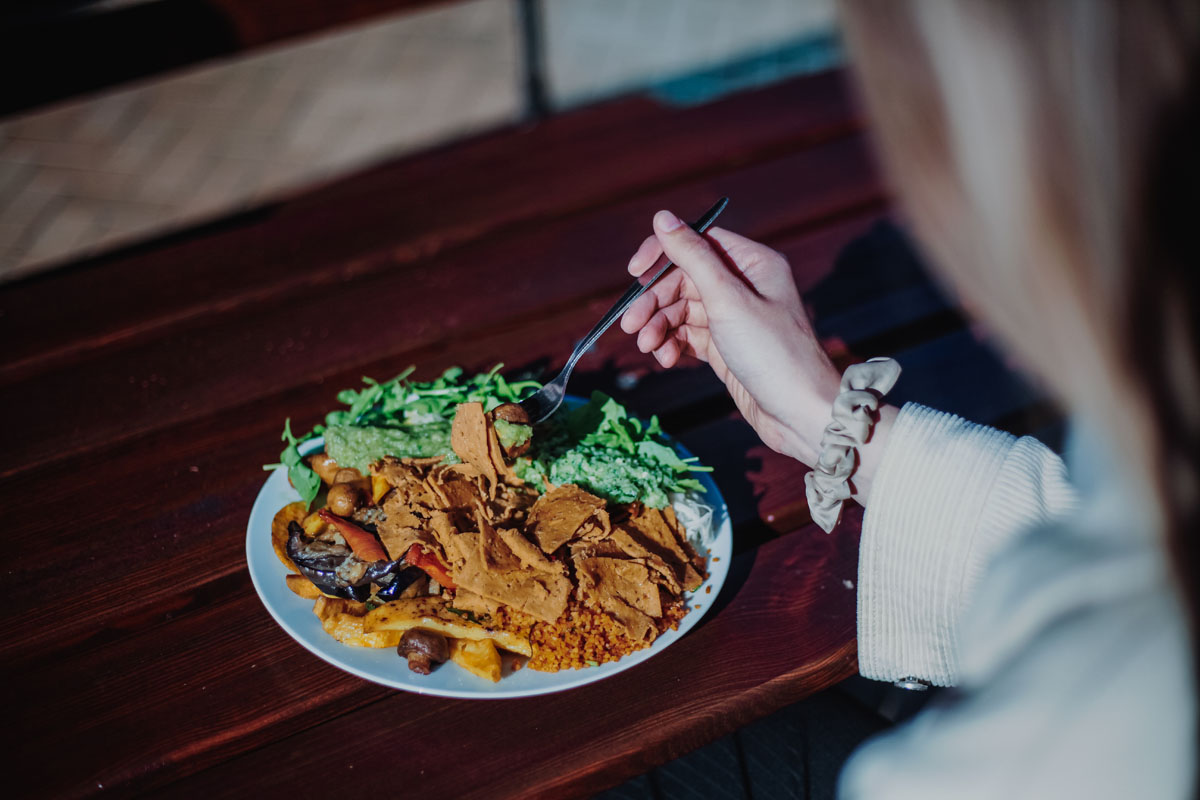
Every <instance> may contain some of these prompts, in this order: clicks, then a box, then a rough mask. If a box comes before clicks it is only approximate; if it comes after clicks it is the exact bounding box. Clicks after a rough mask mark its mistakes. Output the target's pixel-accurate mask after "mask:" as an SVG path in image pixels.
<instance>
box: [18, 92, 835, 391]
mask: <svg viewBox="0 0 1200 800" xmlns="http://www.w3.org/2000/svg"><path fill="white" fill-rule="evenodd" d="M857 126H858V116H857V112H856V111H855V109H854V107H853V105H852V103H851V101H850V99H849V96H848V93H847V91H846V89H845V86H844V81H843V77H842V75H841V74H840V73H838V72H832V73H826V74H822V75H818V76H812V77H807V78H802V79H797V80H794V81H789V82H787V83H785V84H782V85H780V86H776V87H771V88H768V89H763V90H761V91H758V92H750V93H744V94H739V95H736V96H733V97H730V98H728V99H724V100H721V101H718V102H715V103H712V104H709V105H705V106H700V107H696V108H692V109H686V110H677V109H668V108H664V107H661V106H658V105H657V104H655V103H653V102H651V101H649V100H647V99H644V98H635V99H627V100H620V101H616V102H612V103H607V104H603V105H600V106H596V107H591V108H587V109H583V110H580V111H575V112H571V113H569V114H564V115H561V116H558V117H555V118H553V119H551V120H548V121H546V122H543V123H541V124H539V125H536V126H532V127H528V128H521V129H517V130H513V131H504V132H501V133H497V134H492V135H488V136H483V137H480V138H477V139H474V140H471V141H469V142H466V143H464V144H461V145H454V146H450V147H444V148H440V149H437V150H435V151H433V152H429V153H422V154H420V155H417V156H413V157H410V158H405V159H402V160H399V161H397V162H394V163H391V164H387V165H383V166H380V167H376V168H373V169H371V170H368V171H366V172H363V173H360V174H357V175H353V176H350V177H347V178H344V179H342V180H339V181H337V182H335V183H332V184H330V185H328V186H326V187H324V188H320V189H317V190H314V191H310V192H307V193H304V194H302V195H299V196H297V197H296V198H294V199H292V200H288V201H286V202H282V203H278V204H275V205H272V206H270V207H268V208H265V209H262V210H259V211H256V212H252V213H248V214H244V215H241V216H239V217H235V218H233V219H230V220H225V221H222V222H220V223H217V224H215V225H212V226H206V227H203V228H200V229H197V230H195V231H191V232H187V233H184V234H181V235H177V236H172V237H168V238H167V239H165V240H162V241H159V242H151V243H149V244H146V245H140V246H137V247H133V248H130V249H128V250H125V251H121V252H119V253H116V254H113V255H111V256H103V257H99V258H95V259H91V260H89V261H86V262H83V263H81V264H77V265H75V266H73V267H70V268H67V269H62V270H56V271H53V272H50V273H45V274H43V275H39V276H35V277H32V278H30V279H27V280H24V281H21V282H19V283H17V284H15V285H9V286H4V287H0V340H3V341H5V343H6V348H5V354H4V358H3V363H2V364H0V381H3V380H5V376H10V377H19V376H21V375H27V374H29V373H30V371H31V370H32V369H34V368H35V367H36V366H42V365H45V364H58V363H61V362H63V361H64V360H69V359H70V358H72V357H77V356H78V355H79V354H80V353H81V352H87V351H90V350H92V349H95V348H107V347H109V346H110V345H112V344H114V343H116V342H128V341H130V340H138V341H140V340H145V339H149V338H159V337H162V336H165V335H167V333H168V332H169V331H171V330H173V329H174V328H176V327H179V326H186V325H189V324H192V323H194V321H195V320H196V319H197V318H199V317H206V316H209V315H213V314H221V313H225V312H227V311H228V310H229V309H230V308H237V307H242V306H246V305H253V304H260V305H261V304H263V303H275V304H281V303H284V302H285V301H286V298H287V297H289V296H290V295H291V294H293V293H295V292H303V291H305V290H307V289H310V288H311V287H314V286H319V287H327V288H331V289H334V288H336V287H337V286H339V285H340V284H341V283H342V282H343V281H345V280H346V279H348V278H349V277H351V276H355V275H361V274H364V273H370V272H374V271H391V270H394V269H396V268H397V267H398V266H401V265H404V264H409V263H412V262H414V261H418V260H421V259H425V258H428V257H429V256H430V255H433V254H436V253H443V252H446V251H447V250H451V249H453V248H456V247H461V246H463V245H465V244H468V243H470V242H474V241H478V240H480V239H481V238H483V237H486V236H489V235H491V234H493V233H495V232H497V231H501V230H506V229H511V228H512V227H514V226H522V225H541V224H544V223H546V222H547V221H550V220H556V219H561V218H563V217H565V216H570V215H572V214H576V213H578V212H580V211H581V210H584V209H588V208H591V207H593V206H596V205H599V204H603V203H606V202H611V201H613V200H617V199H621V198H627V197H632V196H636V195H638V194H643V193H646V192H651V191H654V190H655V189H661V188H662V187H665V186H669V185H671V184H673V183H677V182H680V181H683V180H686V179H693V180H694V179H696V178H699V177H703V176H711V175H715V174H719V173H721V172H723V171H726V170H729V169H731V168H732V167H736V166H739V165H746V164H752V163H756V162H759V161H762V160H764V159H771V158H775V157H777V156H778V155H780V154H781V153H787V152H798V151H801V150H803V149H806V148H808V147H812V146H814V145H817V144H821V143H825V142H829V141H833V140H835V139H838V138H841V137H843V136H845V135H847V134H849V133H851V132H852V131H853V130H855V129H856V128H857ZM696 131H702V132H703V135H701V136H696V135H692V134H693V133H694V132H696ZM614 167H615V168H614ZM739 202H741V200H740V198H739ZM735 208H736V206H735ZM97 298H102V302H97Z"/></svg>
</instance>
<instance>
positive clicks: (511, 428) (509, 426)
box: [492, 419, 533, 450]
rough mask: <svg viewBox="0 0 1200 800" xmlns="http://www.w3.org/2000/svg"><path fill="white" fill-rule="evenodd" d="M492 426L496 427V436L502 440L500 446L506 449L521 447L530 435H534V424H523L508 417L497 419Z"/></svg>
mask: <svg viewBox="0 0 1200 800" xmlns="http://www.w3.org/2000/svg"><path fill="white" fill-rule="evenodd" d="M492 427H493V428H495V429H496V438H497V439H499V440H500V446H501V447H503V448H504V449H505V450H508V449H510V448H513V447H519V446H521V445H523V444H525V443H526V442H528V441H529V437H530V436H533V426H532V425H522V424H520V423H519V422H509V421H508V420H506V419H498V420H496V421H495V422H494V423H493V424H492Z"/></svg>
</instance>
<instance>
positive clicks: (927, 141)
mask: <svg viewBox="0 0 1200 800" xmlns="http://www.w3.org/2000/svg"><path fill="white" fill-rule="evenodd" d="M843 22H844V26H845V32H846V36H847V39H848V41H849V44H850V49H851V52H852V54H853V59H854V63H855V65H856V67H857V72H858V77H859V80H860V84H861V88H862V91H863V95H864V99H865V100H866V104H867V108H868V111H869V112H870V116H871V119H872V123H873V126H874V127H873V131H874V133H875V134H876V136H877V139H878V144H879V146H880V150H881V152H882V154H883V157H884V162H885V165H886V167H887V169H888V172H889V174H890V177H891V179H892V183H893V185H894V188H895V191H896V193H897V195H898V196H899V199H900V201H901V205H902V206H903V208H904V209H905V211H906V212H907V213H908V215H909V216H910V217H911V219H912V222H913V225H914V227H915V229H916V232H917V234H918V238H919V239H920V240H921V242H922V244H924V245H925V246H926V247H927V248H928V250H929V254H930V255H931V256H932V258H933V260H934V262H935V263H936V264H937V266H938V267H939V270H940V272H941V273H942V274H943V275H944V276H945V277H946V278H947V279H948V280H949V282H950V284H951V286H952V287H953V288H954V289H955V290H957V291H958V292H960V293H961V294H962V296H963V297H964V299H965V300H967V301H969V303H970V305H971V306H972V307H973V308H975V309H977V310H978V311H979V312H980V316H982V317H983V318H984V319H985V321H986V322H987V323H989V324H990V326H991V327H992V328H993V329H994V330H995V331H996V332H997V333H998V334H999V335H1000V336H1001V337H1002V338H1003V339H1004V340H1005V341H1006V343H1007V344H1008V345H1010V346H1011V347H1012V349H1013V350H1014V351H1015V352H1016V353H1017V354H1018V355H1019V356H1020V357H1021V358H1022V359H1023V360H1024V362H1025V363H1026V364H1028V365H1029V366H1030V367H1031V368H1032V369H1033V371H1034V372H1036V373H1037V374H1038V375H1039V376H1040V377H1041V378H1042V379H1043V380H1045V382H1046V383H1047V385H1048V386H1049V387H1050V388H1051V390H1052V391H1054V392H1055V393H1056V394H1057V396H1058V397H1059V398H1060V400H1062V401H1063V402H1064V403H1065V405H1066V406H1067V408H1069V409H1070V410H1071V412H1072V413H1074V414H1076V415H1077V416H1079V417H1081V418H1082V419H1083V420H1084V421H1085V422H1087V423H1090V424H1091V425H1093V426H1096V427H1098V428H1099V429H1100V430H1103V431H1104V432H1105V433H1106V434H1109V435H1111V436H1112V438H1113V440H1114V441H1113V442H1112V444H1113V445H1114V447H1115V449H1116V452H1117V453H1119V454H1120V455H1121V457H1122V458H1123V459H1124V460H1125V463H1126V464H1127V466H1128V469H1127V470H1126V472H1125V474H1124V475H1123V478H1125V479H1127V480H1129V481H1130V482H1131V483H1133V484H1134V488H1135V490H1136V491H1138V492H1139V493H1140V496H1141V497H1143V498H1144V499H1145V505H1146V511H1147V513H1149V514H1150V519H1151V523H1152V524H1154V525H1155V527H1156V529H1157V530H1159V531H1161V532H1162V533H1163V536H1164V542H1165V545H1166V546H1167V547H1168V549H1169V551H1170V553H1171V556H1172V559H1173V563H1174V565H1175V568H1176V573H1177V575H1178V578H1179V583H1180V586H1181V588H1182V591H1183V594H1184V596H1185V601H1186V603H1187V605H1188V608H1189V611H1190V616H1191V620H1192V625H1193V642H1195V639H1196V636H1195V629H1196V620H1197V618H1198V616H1200V615H1198V610H1197V609H1198V606H1197V599H1198V585H1200V581H1198V580H1197V570H1198V569H1200V567H1198V566H1197V565H1198V564H1200V553H1198V552H1197V548H1196V541H1195V535H1196V533H1197V524H1198V522H1200V518H1198V516H1197V507H1198V505H1200V355H1198V352H1197V347H1198V344H1197V343H1198V342H1200V291H1198V281H1200V276H1198V275H1197V272H1198V270H1200V263H1198V262H1200V257H1198V255H1200V246H1198V245H1197V244H1196V241H1195V235H1194V234H1193V233H1192V231H1191V228H1192V227H1194V222H1193V220H1194V219H1195V215H1196V214H1197V212H1198V210H1200V152H1198V145H1197V143H1200V119H1198V114H1200V100H1198V97H1197V92H1198V91H1200V49H1198V43H1200V4H1196V3H1194V2H1185V1H1184V0H1180V1H1179V2H1170V1H1169V0H1144V1H1143V0H1138V1H1137V2H1120V1H1119V0H1049V1H1047V0H1011V1H1010V2H999V1H997V0H990V1H989V0H957V2H937V1H936V0H924V1H923V0H907V1H906V2H902V1H901V0H844V2H843ZM1197 663H1198V664H1200V659H1197Z"/></svg>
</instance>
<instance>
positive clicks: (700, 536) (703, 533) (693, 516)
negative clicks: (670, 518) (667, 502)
mask: <svg viewBox="0 0 1200 800" xmlns="http://www.w3.org/2000/svg"><path fill="white" fill-rule="evenodd" d="M702 496H703V495H702V494H701V493H700V492H675V493H673V494H672V495H671V506H672V507H673V508H674V509H675V516H676V517H678V518H679V524H681V525H683V528H684V530H686V531H687V537H688V541H689V542H690V543H691V545H692V547H694V548H695V549H696V552H698V553H700V554H702V555H703V554H704V552H705V550H707V549H708V547H709V546H710V545H711V544H712V542H713V509H712V506H710V505H707V504H706V503H704V502H702V501H701V499H700V498H701V497H702Z"/></svg>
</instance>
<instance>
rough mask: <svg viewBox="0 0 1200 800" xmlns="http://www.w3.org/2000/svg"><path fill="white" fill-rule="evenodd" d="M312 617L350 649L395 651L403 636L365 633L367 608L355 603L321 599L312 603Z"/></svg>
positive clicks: (322, 596) (341, 599)
mask: <svg viewBox="0 0 1200 800" xmlns="http://www.w3.org/2000/svg"><path fill="white" fill-rule="evenodd" d="M314 588H316V587H314ZM313 613H314V614H316V615H317V618H318V619H320V620H321V627H322V628H324V629H325V632H326V633H328V634H329V635H330V636H332V637H333V638H334V639H337V640H338V641H339V642H341V643H342V644H348V645H351V646H352V647H395V646H396V645H398V644H400V637H401V636H403V635H404V633H403V632H402V631H383V632H380V633H374V632H368V631H366V630H364V629H363V622H364V617H363V615H364V614H366V613H367V605H366V603H360V602H358V601H357V600H347V599H345V598H342V597H329V596H327V595H321V596H320V597H318V598H317V602H315V603H313Z"/></svg>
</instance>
